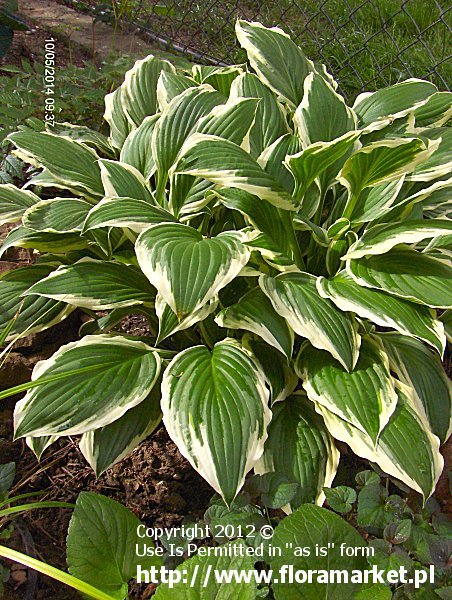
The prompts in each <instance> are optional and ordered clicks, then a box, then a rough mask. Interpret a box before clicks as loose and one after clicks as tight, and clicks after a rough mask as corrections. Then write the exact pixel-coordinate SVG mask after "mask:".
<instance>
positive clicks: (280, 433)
mask: <svg viewBox="0 0 452 600" xmlns="http://www.w3.org/2000/svg"><path fill="white" fill-rule="evenodd" d="M272 411H273V417H272V420H271V423H270V425H269V427H268V438H267V441H266V442H265V446H264V453H263V455H262V457H261V458H260V459H259V461H258V462H257V464H256V465H255V467H254V471H255V472H256V473H259V474H261V475H263V474H264V473H271V472H275V473H279V474H282V475H285V476H286V477H287V479H288V480H289V481H296V482H297V483H298V484H299V486H300V487H299V490H298V491H297V493H296V495H295V497H294V498H293V500H291V501H290V503H289V506H288V507H286V508H284V510H285V511H286V512H289V510H290V512H291V511H293V510H296V509H297V508H298V507H299V506H301V505H302V504H305V503H311V502H315V503H316V504H319V505H322V504H323V501H324V499H325V494H324V493H323V488H324V487H330V486H331V484H332V483H333V479H334V477H335V475H336V471H337V467H338V464H339V456H340V455H339V452H338V450H337V448H336V446H335V445H334V442H333V439H332V437H331V436H330V434H329V433H328V431H327V429H326V427H325V424H324V423H323V420H322V418H321V417H319V415H318V414H316V412H315V410H314V406H313V405H312V403H311V402H310V401H309V400H307V398H305V397H304V396H301V395H299V394H298V395H293V396H291V397H290V398H286V400H285V401H284V402H279V403H278V404H276V405H275V406H273V409H272ZM288 448H290V452H288V451H287V450H288ZM308 457H309V458H308Z"/></svg>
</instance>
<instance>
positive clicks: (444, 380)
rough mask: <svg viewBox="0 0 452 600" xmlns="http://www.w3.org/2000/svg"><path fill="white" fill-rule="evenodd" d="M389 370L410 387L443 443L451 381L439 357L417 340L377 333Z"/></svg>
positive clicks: (450, 423) (451, 411)
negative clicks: (387, 360) (389, 366)
mask: <svg viewBox="0 0 452 600" xmlns="http://www.w3.org/2000/svg"><path fill="white" fill-rule="evenodd" d="M379 337H380V339H381V340H382V342H383V345H384V347H385V351H386V353H387V355H388V357H389V362H390V364H391V369H392V370H393V371H394V372H395V373H396V374H397V376H398V378H399V379H400V380H401V381H402V382H403V383H405V384H406V385H409V386H411V387H412V388H413V390H414V392H415V394H416V396H417V398H418V400H419V402H420V404H421V405H422V406H423V407H424V410H425V413H426V415H427V417H428V420H429V422H430V425H431V428H432V431H433V433H434V434H435V435H437V436H438V437H439V438H440V439H441V441H442V442H445V441H446V440H447V438H448V436H449V433H450V431H451V428H452V384H451V382H450V379H449V378H448V377H447V375H446V373H445V371H444V368H443V366H442V364H441V360H440V358H439V356H438V355H437V354H435V353H433V352H431V351H430V350H429V349H428V348H426V347H425V346H424V344H422V342H419V341H418V340H416V339H413V338H409V337H406V336H404V335H400V334H399V333H380V334H379Z"/></svg>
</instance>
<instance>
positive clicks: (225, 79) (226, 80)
mask: <svg viewBox="0 0 452 600" xmlns="http://www.w3.org/2000/svg"><path fill="white" fill-rule="evenodd" d="M207 69H208V70H209V71H210V72H207ZM207 69H206V67H204V68H203V65H194V67H193V68H192V72H193V77H194V78H195V79H198V78H199V79H200V82H201V83H208V84H209V85H211V86H212V87H213V88H215V89H216V90H218V91H219V92H220V93H221V94H223V96H226V97H228V96H229V93H230V91H231V85H232V83H233V82H234V80H235V79H236V78H237V77H238V76H239V75H240V73H243V69H242V67H240V66H238V65H231V66H229V67H219V68H214V69H213V70H211V69H210V67H207ZM200 70H201V71H203V74H200V73H199V71H200ZM198 74H199V76H198Z"/></svg>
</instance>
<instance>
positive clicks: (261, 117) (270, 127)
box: [204, 73, 288, 158]
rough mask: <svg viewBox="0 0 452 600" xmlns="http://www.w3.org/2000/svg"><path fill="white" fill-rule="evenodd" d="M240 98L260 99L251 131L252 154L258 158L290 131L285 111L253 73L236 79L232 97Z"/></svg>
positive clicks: (232, 87)
mask: <svg viewBox="0 0 452 600" xmlns="http://www.w3.org/2000/svg"><path fill="white" fill-rule="evenodd" d="M238 98H258V99H259V103H258V105H257V111H256V118H255V120H254V124H253V126H252V128H251V131H250V154H251V156H252V157H253V158H257V157H258V156H260V155H261V154H262V152H263V151H264V150H265V148H268V147H269V146H271V145H272V144H273V142H276V140H277V139H278V138H280V137H281V136H283V135H285V134H286V133H287V132H288V127H287V122H286V116H285V112H284V109H283V107H282V105H281V104H280V103H279V102H278V101H277V99H276V98H275V96H274V94H273V93H272V92H271V91H270V90H269V89H268V87H267V86H265V85H264V84H263V83H262V82H261V80H260V79H259V77H257V76H256V75H254V74H253V73H242V74H241V75H239V76H238V77H237V78H236V79H235V80H234V82H233V84H232V86H231V95H230V99H238ZM204 133H207V132H204ZM217 135H219V134H217ZM220 136H221V134H220ZM221 137H224V136H221Z"/></svg>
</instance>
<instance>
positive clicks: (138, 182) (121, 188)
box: [99, 159, 155, 204]
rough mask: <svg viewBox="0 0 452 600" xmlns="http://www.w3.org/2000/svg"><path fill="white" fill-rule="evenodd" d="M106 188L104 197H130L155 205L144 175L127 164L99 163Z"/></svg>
mask: <svg viewBox="0 0 452 600" xmlns="http://www.w3.org/2000/svg"><path fill="white" fill-rule="evenodd" d="M99 164H100V171H101V175H102V184H103V186H104V190H105V192H104V194H103V196H114V197H126V196H127V197H129V198H136V199H137V200H144V201H145V202H148V203H149V204H155V202H154V198H153V196H152V194H151V192H150V191H149V189H148V187H147V186H146V182H145V179H144V177H143V175H142V174H141V173H140V172H139V171H138V170H137V169H135V167H132V166H130V165H128V164H127V163H121V162H119V161H117V160H106V159H101V160H100V161H99Z"/></svg>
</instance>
